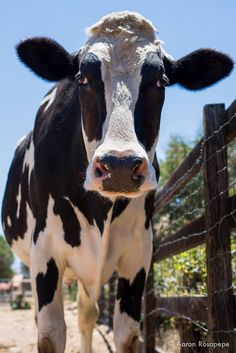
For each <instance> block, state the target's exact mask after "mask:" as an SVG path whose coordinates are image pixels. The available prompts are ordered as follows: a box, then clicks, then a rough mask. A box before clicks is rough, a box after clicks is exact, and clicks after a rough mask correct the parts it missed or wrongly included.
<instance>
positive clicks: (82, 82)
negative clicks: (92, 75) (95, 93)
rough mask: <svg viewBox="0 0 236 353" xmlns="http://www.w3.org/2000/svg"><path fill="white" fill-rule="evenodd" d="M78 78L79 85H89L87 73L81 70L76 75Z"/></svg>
mask: <svg viewBox="0 0 236 353" xmlns="http://www.w3.org/2000/svg"><path fill="white" fill-rule="evenodd" d="M75 78H76V80H77V81H78V83H79V86H82V87H83V86H84V87H86V86H88V84H89V82H88V79H87V77H86V76H85V75H83V74H82V73H81V72H79V73H78V74H77V75H76V76H75Z"/></svg>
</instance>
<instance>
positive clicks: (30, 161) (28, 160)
mask: <svg viewBox="0 0 236 353" xmlns="http://www.w3.org/2000/svg"><path fill="white" fill-rule="evenodd" d="M27 166H28V167H29V174H28V182H30V175H31V172H32V170H33V169H34V142H33V137H31V141H30V145H29V148H27V149H26V151H25V157H24V162H23V172H24V170H25V168H26V167H27Z"/></svg>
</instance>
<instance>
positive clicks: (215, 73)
mask: <svg viewBox="0 0 236 353" xmlns="http://www.w3.org/2000/svg"><path fill="white" fill-rule="evenodd" d="M164 65H165V69H166V75H167V77H168V78H169V82H170V84H175V83H179V84H180V85H182V86H183V87H185V88H187V89H190V90H199V89H203V88H205V87H208V86H210V85H212V84H214V83H216V82H217V81H219V80H221V79H222V78H224V77H226V76H228V75H229V73H230V72H231V70H232V68H233V61H232V60H231V58H230V57H229V56H228V55H226V54H224V53H221V52H218V51H215V50H212V49H199V50H196V51H194V52H192V53H190V54H188V55H186V56H184V57H183V58H181V59H179V60H177V61H173V60H171V59H169V58H167V57H165V58H164Z"/></svg>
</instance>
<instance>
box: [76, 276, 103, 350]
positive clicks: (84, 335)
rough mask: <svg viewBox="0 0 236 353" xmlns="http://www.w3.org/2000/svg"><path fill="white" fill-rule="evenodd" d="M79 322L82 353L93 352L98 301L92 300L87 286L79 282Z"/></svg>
mask: <svg viewBox="0 0 236 353" xmlns="http://www.w3.org/2000/svg"><path fill="white" fill-rule="evenodd" d="M78 289H79V291H78V324H79V331H80V353H92V334H93V328H94V325H95V324H96V321H97V319H98V314H99V310H98V306H97V303H96V302H94V301H92V300H91V299H90V298H89V296H88V294H87V292H86V289H85V287H84V286H83V284H82V283H81V282H78Z"/></svg>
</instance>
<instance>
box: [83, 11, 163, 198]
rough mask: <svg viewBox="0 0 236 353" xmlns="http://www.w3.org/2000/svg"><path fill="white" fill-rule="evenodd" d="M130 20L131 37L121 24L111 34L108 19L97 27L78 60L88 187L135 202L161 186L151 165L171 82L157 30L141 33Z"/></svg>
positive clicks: (128, 19)
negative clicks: (118, 29) (145, 193)
mask: <svg viewBox="0 0 236 353" xmlns="http://www.w3.org/2000/svg"><path fill="white" fill-rule="evenodd" d="M127 17H128V18H127V20H126V24H128V23H130V27H131V28H133V30H132V31H130V33H129V32H127V31H125V27H124V26H123V27H122V24H121V25H120V26H119V23H117V22H118V21H120V19H116V23H117V25H118V27H120V31H117V29H116V30H114V31H112V29H111V26H112V23H111V22H110V23H109V24H107V23H106V18H105V19H104V20H103V21H102V22H101V23H100V24H99V25H98V26H96V25H95V28H96V31H95V32H96V34H95V35H93V36H92V37H91V39H90V40H89V41H88V43H87V45H86V46H85V47H84V48H83V49H82V50H81V53H80V59H79V61H80V70H79V73H78V75H77V77H78V80H79V85H80V88H79V95H80V101H81V107H82V122H83V136H84V141H85V146H86V150H87V154H88V157H89V158H88V159H89V161H90V162H89V166H88V169H87V173H86V180H85V188H86V189H87V190H95V191H98V192H100V193H101V194H102V195H103V196H116V195H118V196H128V197H136V196H138V195H140V194H141V193H143V192H145V191H149V190H152V189H155V188H156V185H157V178H156V173H155V170H154V167H153V165H152V163H153V158H154V153H155V147H156V142H157V136H158V132H159V125H160V114H161V109H162V105H163V102H164V86H165V84H166V83H167V82H168V81H167V78H166V76H165V68H164V63H163V55H162V51H161V47H160V43H159V42H155V36H154V30H153V28H152V27H151V25H150V24H149V23H148V22H147V23H145V26H146V28H148V30H149V32H148V33H146V32H145V31H144V30H142V31H138V29H139V28H136V27H135V25H136V26H137V24H135V23H132V22H131V20H132V19H133V17H131V18H130V17H129V16H127ZM132 25H133V26H132ZM109 26H110V27H109ZM93 28H94V27H93ZM93 28H92V31H93ZM103 28H105V30H103Z"/></svg>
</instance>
